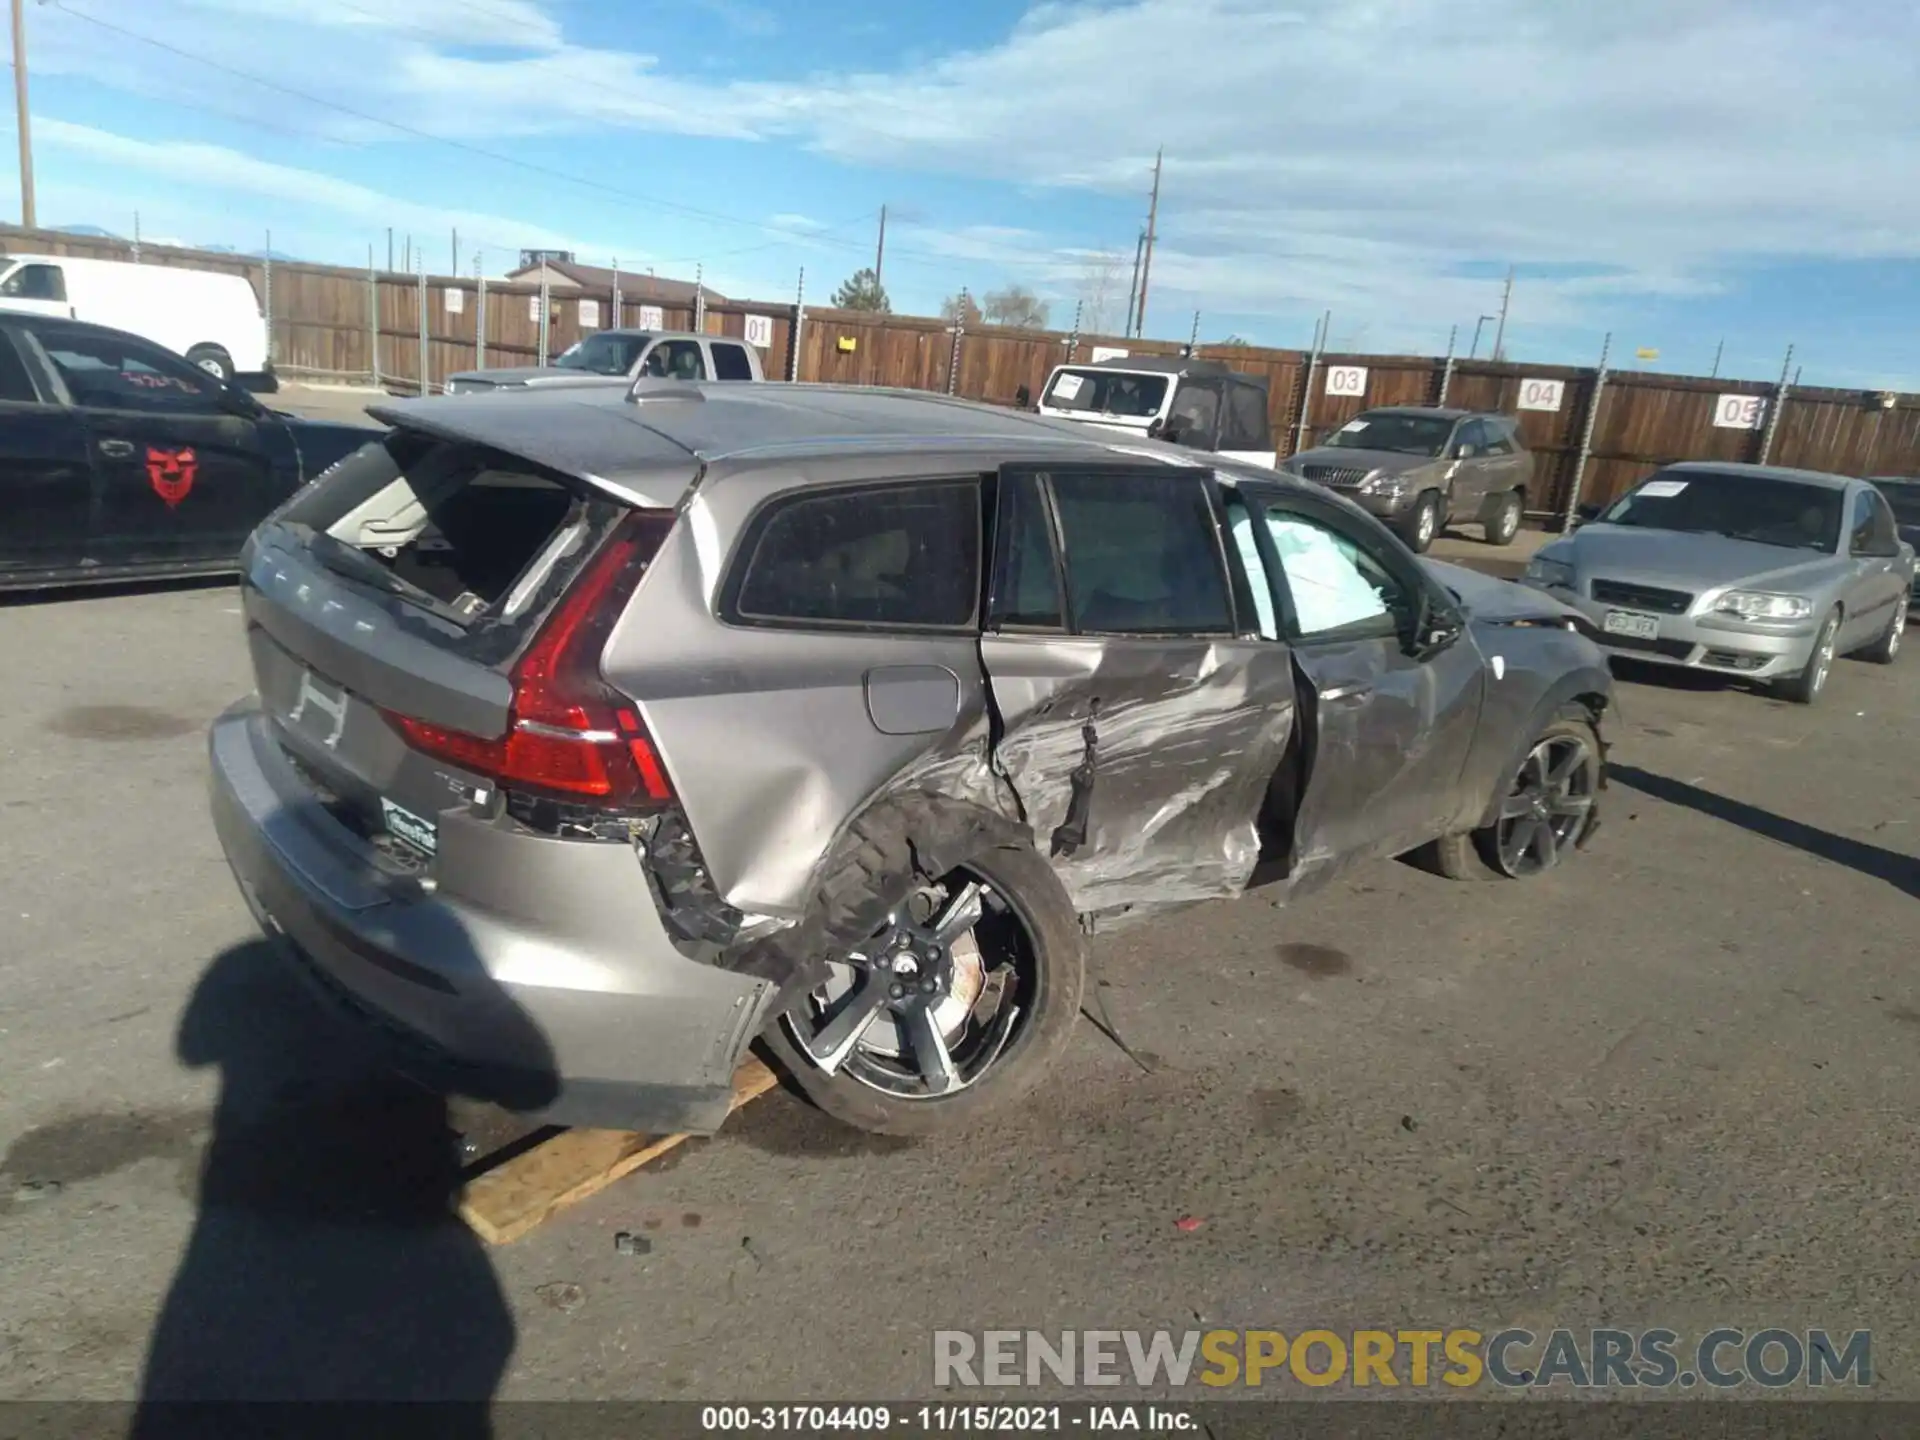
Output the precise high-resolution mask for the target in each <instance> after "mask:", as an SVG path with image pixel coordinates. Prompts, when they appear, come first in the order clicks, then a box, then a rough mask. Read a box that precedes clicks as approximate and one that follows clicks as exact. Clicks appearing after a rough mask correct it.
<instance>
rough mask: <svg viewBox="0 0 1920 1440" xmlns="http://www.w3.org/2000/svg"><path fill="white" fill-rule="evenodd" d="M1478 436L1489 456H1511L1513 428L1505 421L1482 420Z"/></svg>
mask: <svg viewBox="0 0 1920 1440" xmlns="http://www.w3.org/2000/svg"><path fill="white" fill-rule="evenodd" d="M1480 436H1481V439H1482V440H1483V441H1484V442H1485V444H1486V453H1487V454H1489V455H1511V454H1513V449H1514V445H1513V426H1512V423H1511V422H1510V421H1506V420H1482V421H1481V422H1480Z"/></svg>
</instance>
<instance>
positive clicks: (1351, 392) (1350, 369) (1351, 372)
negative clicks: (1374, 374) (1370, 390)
mask: <svg viewBox="0 0 1920 1440" xmlns="http://www.w3.org/2000/svg"><path fill="white" fill-rule="evenodd" d="M1366 393H1367V367H1366V366H1364V365H1329V366H1328V367H1327V394H1329V395H1346V396H1350V397H1355V398H1357V397H1359V396H1362V395H1365V394H1366Z"/></svg>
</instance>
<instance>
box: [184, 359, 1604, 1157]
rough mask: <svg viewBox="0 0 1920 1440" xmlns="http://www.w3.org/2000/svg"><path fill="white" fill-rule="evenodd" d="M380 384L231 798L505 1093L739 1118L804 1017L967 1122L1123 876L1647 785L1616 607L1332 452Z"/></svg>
mask: <svg viewBox="0 0 1920 1440" xmlns="http://www.w3.org/2000/svg"><path fill="white" fill-rule="evenodd" d="M374 414H375V415H376V416H377V417H378V418H380V419H383V420H385V421H387V422H388V423H389V424H390V425H391V426H392V427H393V428H392V429H391V430H390V431H389V432H388V433H387V434H386V435H385V437H384V438H383V440H382V441H380V442H379V443H375V444H372V445H369V446H368V447H367V448H366V449H364V450H362V451H360V452H359V453H358V454H356V455H354V456H352V457H350V458H349V459H347V460H346V461H343V462H342V463H341V464H340V465H338V466H337V467H335V468H334V470H333V471H332V472H330V473H329V474H328V475H326V476H325V477H323V478H322V479H321V480H320V481H319V482H317V483H316V484H314V485H312V486H310V487H308V488H306V489H305V490H303V491H302V492H301V493H300V494H298V495H297V496H296V497H294V498H293V499H292V500H291V501H290V502H288V503H287V504H286V505H285V506H283V507H282V508H281V509H280V510H279V511H278V512H276V513H275V514H274V515H273V516H271V517H270V518H269V519H268V520H267V521H266V522H265V523H264V524H263V525H262V526H261V527H260V529H259V530H258V531H257V532H256V533H255V534H254V536H253V537H252V539H251V541H250V542H249V544H248V545H247V548H246V551H245V554H244V556H243V580H242V596H243V602H244V603H243V613H244V625H245V634H246V643H247V644H248V645H249V646H250V647H251V652H252V661H253V667H254V673H255V676H256V681H257V696H256V697H255V698H251V699H248V700H246V701H244V702H243V703H241V704H238V705H236V706H235V707H234V708H233V709H231V710H230V711H228V712H227V713H226V714H225V715H223V716H222V717H221V718H220V719H219V720H218V721H217V722H216V723H215V725H214V727H213V730H212V734H211V738H210V745H211V752H212V762H213V782H212V783H213V810H214V816H215V820H216V824H217V828H218V831H219V835H220V839H221V842H222V844H223V846H224V848H225V850H226V853H227V856H228V858H229V860H230V862H231V864H232V868H233V870H234V872H235V874H236V876H237V877H238V879H239V881H240V886H241V889H242V891H243V893H244V894H245V896H246V897H247V899H248V901H249V903H250V905H251V906H252V908H253V910H254V912H255V914H256V916H257V917H258V918H259V919H260V921H261V923H262V925H263V927H264V928H265V929H266V931H267V932H268V934H269V936H270V937H272V938H273V939H274V940H275V941H276V942H278V943H279V947H280V948H281V950H283V951H284V952H285V953H286V955H287V956H288V957H289V958H290V959H291V960H292V962H293V963H294V964H295V965H296V966H297V967H298V968H299V969H300V970H301V971H302V972H303V973H304V974H306V975H307V976H308V977H309V978H310V979H312V980H313V981H315V982H316V983H317V984H318V986H319V987H320V988H321V989H322V990H323V991H324V992H325V993H327V994H328V995H330V996H331V997H332V998H333V999H334V1000H335V1001H337V1002H339V1003H341V1004H342V1005H344V1006H346V1007H347V1008H348V1009H349V1010H351V1011H353V1012H355V1013H357V1014H358V1015H359V1016H360V1017H361V1018H362V1019H363V1020H366V1021H368V1022H371V1023H372V1024H373V1025H374V1026H375V1027H377V1029H378V1030H380V1031H382V1032H385V1033H386V1034H388V1035H389V1036H390V1037H391V1038H392V1039H393V1041H394V1044H395V1048H396V1055H397V1058H398V1059H399V1061H400V1063H402V1064H404V1065H405V1066H407V1067H409V1068H413V1069H415V1070H416V1072H417V1073H422V1074H425V1075H427V1076H429V1077H432V1078H435V1079H436V1080H439V1081H441V1082H442V1083H444V1084H446V1085H447V1086H448V1087H450V1088H456V1089H458V1090H461V1091H463V1092H464V1093H469V1094H476V1095H480V1096H483V1097H485V1098H488V1099H496V1100H501V1101H504V1102H505V1103H508V1104H513V1105H517V1106H519V1107H520V1108H522V1109H524V1110H529V1111H534V1112H538V1113H541V1114H544V1115H546V1116H549V1117H551V1118H553V1119H556V1120H560V1121H564V1122H571V1123H585V1124H598V1125H608V1126H616V1127H622V1128H641V1129H650V1130H655V1131H661V1130H690V1131H710V1130H712V1129H714V1128H716V1127H717V1126H718V1125H719V1124H720V1122H721V1121H722V1120H723V1119H724V1118H725V1115H726V1112H727V1103H728V1095H729V1085H730V1080H731V1077H732V1075H733V1072H734V1069H735V1067H736V1065H737V1064H738V1063H739V1062H740V1061H741V1060H742V1058H743V1057H744V1055H745V1052H746V1050H747V1047H748V1046H749V1045H750V1044H751V1043H753V1042H754V1041H755V1040H756V1039H757V1038H761V1037H764V1039H765V1041H766V1043H767V1045H768V1046H769V1047H770V1048H771V1049H772V1051H773V1052H774V1053H775V1055H776V1056H777V1057H778V1059H779V1060H780V1061H781V1062H782V1063H783V1064H784V1066H785V1067H786V1068H787V1070H788V1071H789V1072H790V1073H791V1075H792V1078H793V1080H794V1081H795V1082H796V1083H797V1084H798V1085H800V1086H801V1087H803V1088H804V1089H805V1091H806V1092H807V1093H808V1094H809V1095H810V1096H812V1097H813V1098H814V1100H815V1101H816V1102H817V1103H818V1104H819V1105H820V1106H821V1107H822V1108H824V1109H825V1110H827V1111H829V1112H831V1113H832V1114H834V1115H835V1116H838V1117H839V1118H841V1119H842V1120H844V1121H847V1122H849V1123H851V1124H853V1125H856V1126H860V1127H863V1128H866V1129H870V1130H877V1131H888V1132H901V1133H919V1132H927V1131H932V1130H935V1129H938V1128H941V1127H944V1126H948V1125H952V1124H956V1123H961V1122H964V1121H965V1120H967V1118H968V1117H969V1116H971V1115H975V1114H978V1113H979V1112H981V1111H982V1110H985V1109H987V1108H989V1107H993V1106H997V1105H1004V1104H1006V1103H1007V1102H1009V1101H1010V1100H1013V1099H1015V1098H1016V1097H1018V1096H1020V1095H1021V1094H1023V1093H1024V1092H1026V1091H1028V1090H1030V1089H1031V1088H1032V1087H1033V1086H1034V1085H1036V1084H1037V1083H1038V1082H1039V1081H1040V1080H1041V1079H1042V1077H1043V1076H1044V1075H1045V1073H1046V1072H1047V1069H1048V1067H1049V1065H1050V1064H1051V1062H1052V1061H1053V1060H1054V1059H1055V1057H1056V1056H1057V1054H1058V1053H1059V1051H1060V1049H1061V1047H1062V1046H1063V1045H1064V1043H1065V1041H1066V1038H1067V1036H1068V1034H1069V1031H1070V1029H1071V1027H1072V1025H1073V1023H1074V1020H1075V1017H1076V1015H1077V1013H1078V1010H1079V1006H1080V1000H1081V987H1082V970H1083V959H1082V949H1083V943H1084V941H1083V937H1084V936H1085V935H1086V934H1087V933H1088V932H1089V931H1091V930H1093V929H1094V928H1096V927H1105V926H1109V925H1112V924H1116V923H1119V922H1122V921H1125V920H1127V919H1130V918H1134V917H1138V916H1142V915H1147V914H1152V913H1155V912H1157V911H1162V910H1164V909H1166V908H1167V907H1170V906H1178V905H1183V904H1189V903H1192V902H1198V901H1206V900H1212V899H1216V898H1220V897H1228V896H1233V895H1236V894H1238V893H1240V892H1241V891H1242V890H1245V889H1246V888H1248V887H1249V886H1250V885H1254V884H1272V885H1275V886H1279V887H1285V888H1287V889H1291V890H1294V891H1301V890H1304V889H1306V888H1308V887H1310V886H1312V885H1314V884H1316V883H1319V882H1321V881H1323V880H1324V879H1325V878H1326V877H1327V876H1328V875H1330V874H1332V873H1334V871H1335V869H1336V867H1339V866H1341V865H1344V864H1347V863H1349V862H1352V861H1354V860H1358V859H1364V858H1367V857H1373V856H1392V855H1401V854H1405V853H1407V852H1414V851H1418V852H1420V853H1421V854H1424V855H1425V856H1426V858H1427V859H1428V860H1429V861H1430V862H1431V864H1432V865H1433V866H1434V867H1435V868H1437V869H1439V870H1441V871H1442V872H1443V873H1447V874H1451V875H1455V876H1461V877H1464V876H1467V875H1469V874H1476V873H1483V874H1494V875H1505V876H1510V877H1514V878H1520V879H1524V878H1526V877H1529V876H1533V875H1537V874H1539V873H1541V872H1543V871H1546V870H1550V869H1552V868H1553V867H1554V866H1555V865H1556V864H1557V863H1559V862H1560V861H1562V860H1564V859H1565V858H1566V857H1567V856H1568V855H1570V854H1571V853H1573V852H1574V851H1575V850H1576V849H1577V848H1578V847H1579V846H1581V845H1582V844H1584V843H1585V841H1586V840H1587V838H1588V837H1589V835H1590V834H1591V833H1592V831H1593V827H1594V825H1595V823H1596V816H1595V808H1594V807H1595V804H1596V801H1597V799H1598V796H1599V792H1600V790H1601V786H1602V784H1603V777H1604V753H1603V750H1602V746H1601V741H1600V737H1599V729H1598V727H1599V725H1600V722H1601V718H1602V714H1603V712H1604V710H1605V709H1606V706H1607V704H1608V699H1609V695H1610V689H1611V682H1610V680H1609V678H1608V675H1607V670H1606V666H1605V664H1604V663H1603V661H1602V659H1601V656H1600V654H1599V652H1598V651H1597V650H1596V648H1595V647H1594V646H1593V644H1592V643H1591V642H1590V641H1589V640H1588V639H1587V638H1586V637H1585V636H1584V635H1583V634H1581V633H1580V632H1579V631H1578V630H1577V629H1576V628H1574V627H1575V625H1576V624H1577V622H1576V621H1575V620H1573V619H1572V618H1570V615H1569V612H1567V611H1566V610H1565V609H1564V607H1562V606H1560V605H1559V604H1558V603H1557V602H1555V601H1553V600H1552V599H1551V598H1549V597H1546V596H1543V595H1539V594H1537V593H1534V592H1530V591H1527V590H1524V589H1522V588H1521V587H1519V586H1516V585H1511V584H1508V583H1507V582H1505V581H1498V580H1489V579H1485V578H1482V577H1479V576H1476V575H1473V574H1471V573H1469V572H1466V571H1460V570H1454V569H1452V568H1450V567H1446V566H1441V565H1438V564H1430V563H1423V562H1422V561H1420V560H1418V559H1416V558H1415V557H1414V556H1413V555H1412V554H1411V553H1410V552H1409V551H1408V550H1407V549H1406V547H1405V546H1403V545H1402V544H1401V543H1400V542H1399V541H1398V540H1396V539H1395V538H1394V537H1393V536H1392V535H1390V534H1389V533H1388V532H1387V531H1386V530H1385V529H1384V528H1383V527H1382V526H1381V525H1380V524H1379V522H1378V521H1376V520H1374V519H1372V518H1371V517H1369V516H1368V515H1366V514H1365V513H1363V512H1362V511H1361V510H1360V509H1359V508H1358V507H1356V506H1354V505H1352V504H1351V503H1349V502H1347V501H1345V500H1342V499H1340V498H1338V497H1335V496H1333V495H1331V494H1330V493H1328V492H1326V491H1324V490H1321V489H1319V488H1317V487H1315V486H1313V485H1311V484H1308V483H1305V482H1303V481H1299V480H1294V479H1290V478H1288V477H1285V476H1278V475H1276V474H1275V473H1274V472H1272V471H1270V470H1264V469H1258V468H1254V467H1245V468H1236V467H1234V466H1233V465H1231V464H1229V463H1224V462H1222V463H1218V464H1216V463H1214V462H1213V457H1196V456H1195V455H1194V454H1193V453H1192V452H1190V451H1183V450H1179V449H1177V448H1175V447H1171V446H1161V445H1158V444H1156V443H1153V442H1150V441H1139V440H1135V439H1131V438H1128V437H1113V436H1106V435H1103V434H1102V433H1100V432H1097V431H1092V430H1088V429H1086V428H1084V427H1080V426H1074V425H1069V424H1064V423H1060V422H1055V421H1049V420H1046V419H1043V418H1041V417H1038V416H1033V415H1027V414H1021V413H1016V412H1010V411H1003V410H994V409H989V408H985V407H981V406H975V405H969V404H965V403H960V402H955V401H951V400H947V399H944V398H941V397H936V396H930V395H924V394H906V393H889V392H883V391H875V390H854V389H841V388H829V387H810V386H795V385H778V386H725V385H720V386H711V387H703V386H697V385H657V384H654V383H652V382H648V381H641V382H638V383H637V384H636V385H635V386H634V387H633V389H632V391H631V392H628V391H624V390H617V389H616V390H613V391H608V392H602V391H584V390H570V391H559V392H554V393H551V394H545V395H542V394H523V395H515V396H512V397H509V398H504V399H503V398H500V397H489V396H474V397H451V398H442V399H433V400H425V401H412V402H400V403H395V404H392V405H389V406H386V407H383V408H379V409H376V410H375V411H374Z"/></svg>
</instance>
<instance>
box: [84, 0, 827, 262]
mask: <svg viewBox="0 0 1920 1440" xmlns="http://www.w3.org/2000/svg"><path fill="white" fill-rule="evenodd" d="M46 3H47V4H48V5H49V6H50V7H51V8H53V9H55V10H59V11H61V12H62V13H64V14H67V15H71V16H73V18H74V19H76V20H84V21H86V22H87V24H89V25H97V26H99V27H100V28H101V29H103V30H111V31H112V32H113V33H114V34H116V35H124V36H126V37H127V38H128V39H129V40H138V41H139V42H140V43H141V44H143V45H151V46H153V47H154V48H155V49H158V50H165V51H166V52H167V53H168V54H171V55H178V56H180V57H181V58H182V59H184V60H191V61H193V62H195V63H196V64H200V65H205V66H207V67H208V68H209V69H212V70H218V71H221V72H222V73H223V74H227V75H232V76H235V77H236V78H238V79H241V80H245V81H248V82H249V83H251V84H254V85H259V86H262V87H263V88H265V89H268V90H275V91H278V92H279V93H280V94H282V95H291V96H292V97H293V98H294V99H296V100H304V101H306V102H307V103H308V104H310V105H319V106H321V107H323V108H325V109H329V110H338V111H339V112H340V113H341V114H343V115H351V116H353V117H354V118H355V119H356V120H364V121H366V122H367V123H368V124H370V125H383V126H385V127H387V128H388V129H390V130H397V131H399V132H400V133H401V134H403V135H411V136H413V137H414V138H416V139H419V140H428V141H432V142H433V143H435V144H439V145H447V146H451V147H452V148H453V149H455V150H460V151H463V152H465V153H466V154H469V155H476V156H478V157H480V158H481V159H483V160H492V161H496V162H497V163H499V164H502V165H512V166H514V167H515V168H516V169H520V170H526V171H530V172H531V173H533V174H536V175H545V176H548V177H550V178H552V179H555V180H565V181H567V182H568V183H569V184H573V185H579V186H583V187H585V188H586V189H589V190H598V191H601V192H602V193H604V194H608V195H616V196H618V197H619V198H621V199H622V200H633V201H638V202H639V203H640V204H643V205H651V206H654V207H656V208H658V209H661V210H672V211H675V212H677V213H679V214H683V215H689V216H692V217H694V218H696V219H701V220H712V221H717V222H719V223H722V224H727V225H744V226H746V227H747V228H749V229H753V230H764V231H766V232H768V233H769V234H776V235H781V236H787V237H790V235H791V232H789V231H784V230H782V229H780V227H779V226H776V225H769V224H767V223H765V222H764V221H760V220H747V219H743V218H742V217H740V216H738V215H723V214H721V213H720V212H719V211H717V210H703V209H701V208H700V207H698V206H695V205H682V204H679V203H677V202H675V201H672V200H662V199H659V198H658V197H656V196H652V195H642V194H640V193H638V192H636V191H632V190H622V189H621V188H620V187H619V186H617V185H608V184H606V183H605V182H604V181H600V180H590V179H588V178H587V177H586V176H584V175H574V174H571V173H569V172H568V171H565V170H556V169H554V168H553V167H552V166H549V165H542V164H539V163H538V162H536V161H533V160H522V159H520V158H518V157H517V156H513V155H506V154H503V153H501V152H500V151H498V150H489V149H487V148H486V147H485V146H482V145H474V144H471V143H469V142H467V141H465V140H455V139H453V138H451V137H450V136H446V135H436V134H434V133H433V132H432V131H431V130H422V129H420V128H419V127H418V126H416V125H408V124H406V123H405V122H404V121H400V120H389V119H387V118H386V117H385V116H381V115H374V114H371V113H369V112H368V111H365V110H359V109H356V108H354V107H353V106H351V105H343V104H341V103H340V102H338V101H336V100H327V99H324V98H323V97H321V96H318V95H311V94H308V93H307V92H306V91H304V90H295V89H294V88H293V87H291V86H288V85H282V84H280V83H279V82H278V81H276V80H268V79H265V78H263V77H261V76H259V75H254V74H250V73H249V72H247V71H245V70H239V69H236V68H235V67H233V66H231V65H226V64H223V63H221V62H220V61H218V60H211V59H208V58H207V57H206V56H205V55H196V54H195V53H194V52H193V51H191V50H185V49H182V48H181V47H180V46H178V45H172V44H169V43H168V42H167V41H165V40H157V39H155V38H154V37H153V36H151V35H142V34H141V33H140V32H139V31H137V30H129V29H127V28H126V27H125V26H123V25H116V24H114V23H113V22H112V21H110V20H102V19H101V18H100V17H99V16H97V15H88V14H86V13H85V12H83V11H80V10H75V9H74V8H73V7H72V6H70V5H67V4H65V3H64V0H46ZM849 248H853V247H849ZM860 248H864V247H860Z"/></svg>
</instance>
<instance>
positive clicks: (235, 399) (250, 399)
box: [220, 380, 267, 420]
mask: <svg viewBox="0 0 1920 1440" xmlns="http://www.w3.org/2000/svg"><path fill="white" fill-rule="evenodd" d="M220 408H221V409H222V410H225V411H226V412H227V413H228V414H230V415H238V416H240V417H241V418H242V419H245V420H253V419H257V418H258V417H260V416H262V415H264V414H266V413H267V407H266V406H265V405H262V404H261V403H260V401H259V400H257V399H256V398H254V396H253V395H252V394H251V393H249V392H248V391H247V390H245V389H243V388H241V386H240V384H239V383H238V382H237V381H233V380H229V381H227V382H225V383H224V384H223V385H221V387H220Z"/></svg>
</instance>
